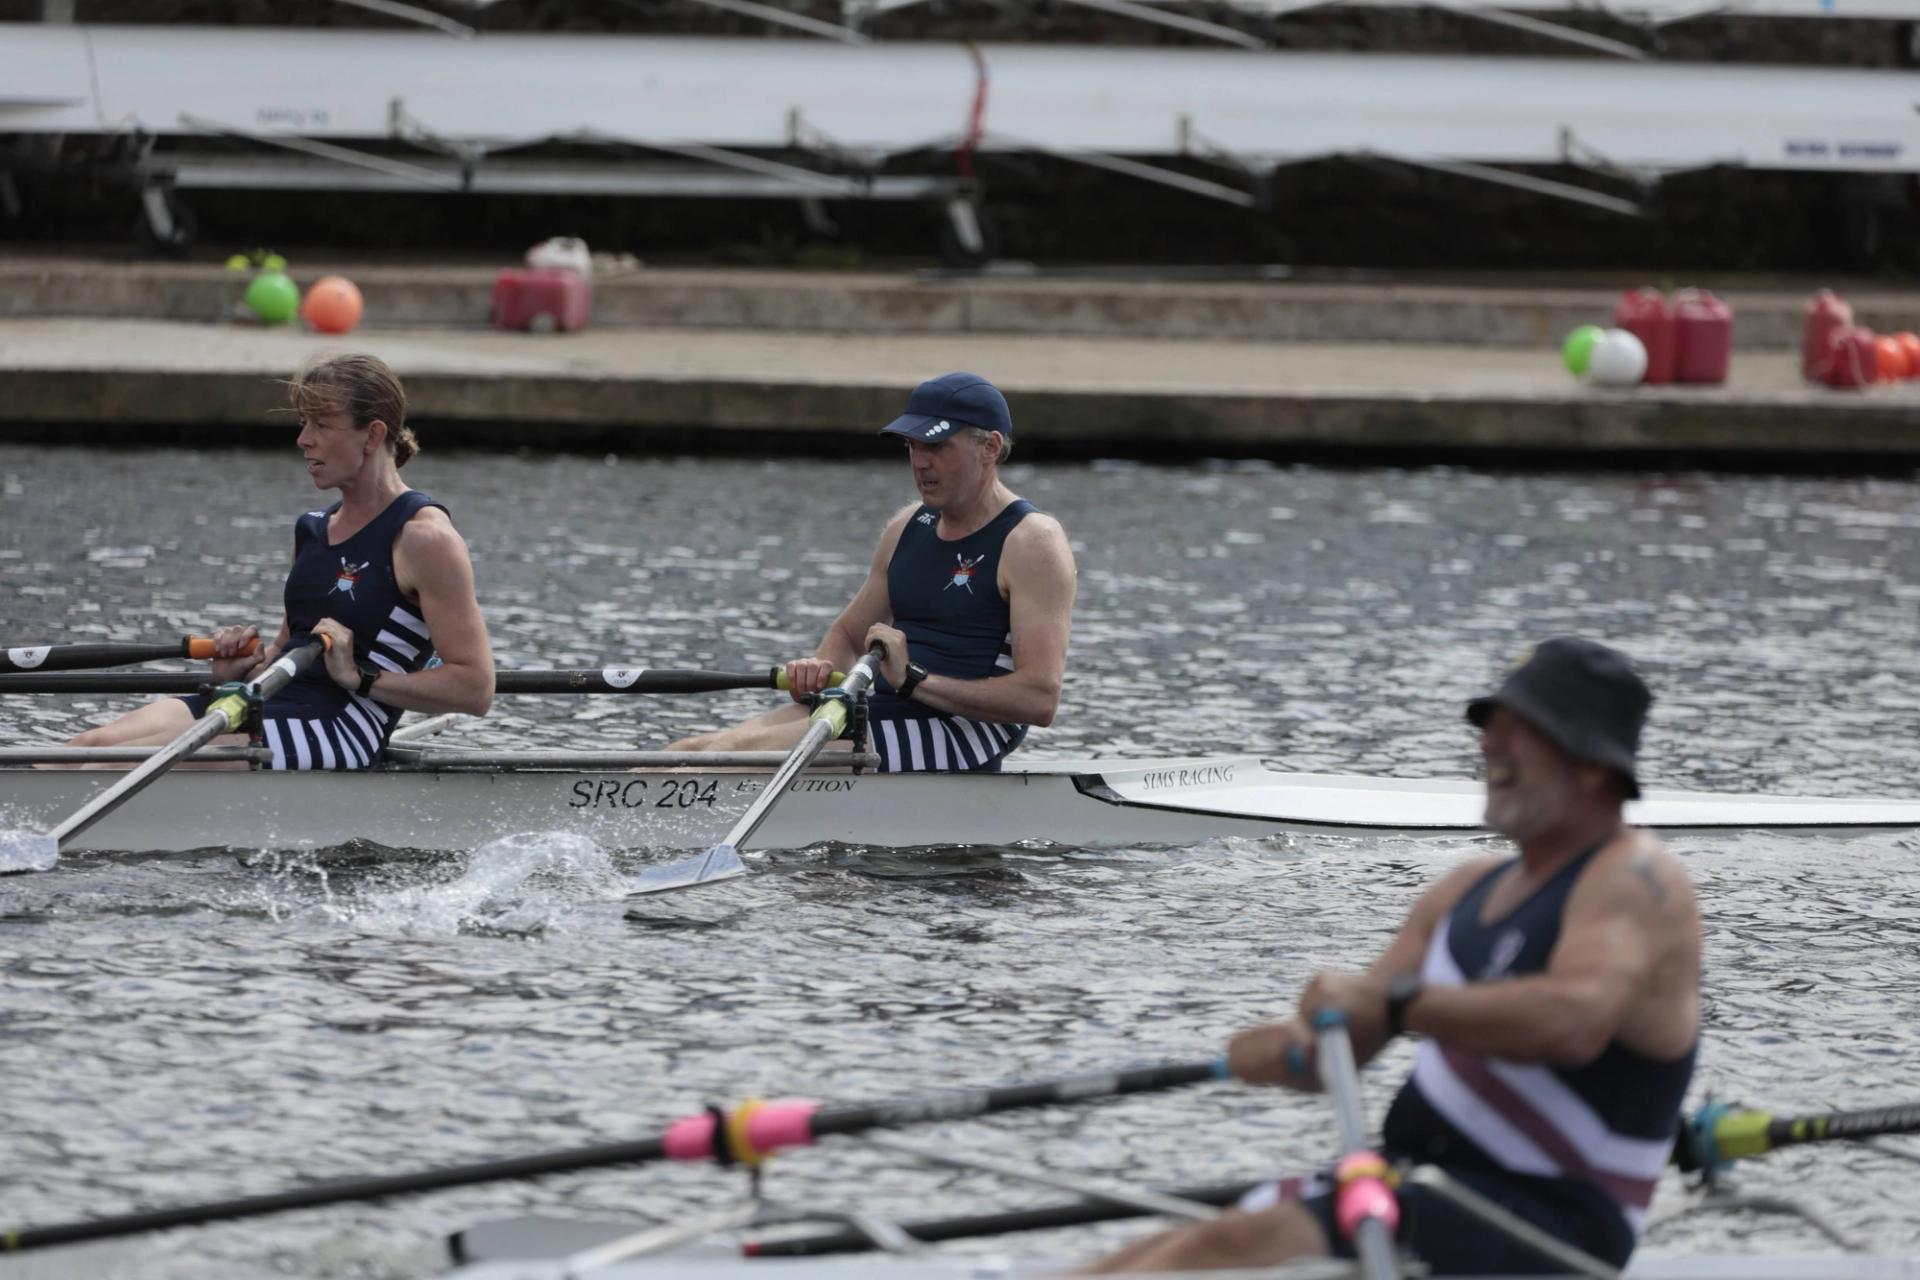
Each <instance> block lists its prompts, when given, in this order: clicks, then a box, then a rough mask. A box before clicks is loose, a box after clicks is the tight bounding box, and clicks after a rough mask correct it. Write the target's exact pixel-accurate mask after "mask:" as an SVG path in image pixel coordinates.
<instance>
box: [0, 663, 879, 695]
mask: <svg viewBox="0 0 1920 1280" xmlns="http://www.w3.org/2000/svg"><path fill="white" fill-rule="evenodd" d="M168 656H178V655H168ZM833 678H834V680H835V681H839V680H843V679H845V678H846V677H844V676H842V675H841V674H840V673H839V672H835V673H834V676H833ZM206 682H207V681H206V677H204V676H201V675H197V674H195V673H193V672H190V671H99V672H93V673H90V674H79V675H40V674H37V673H36V674H32V675H21V674H18V673H11V674H4V675H0V693H197V692H198V691H199V690H200V688H201V686H202V685H204V684H206ZM786 687H787V673H786V669H785V668H784V667H772V668H769V669H767V670H765V671H692V670H685V671H683V670H675V669H672V668H665V667H663V668H658V669H648V668H645V667H588V668H582V669H580V670H569V669H565V668H562V669H558V670H552V671H548V670H529V671H502V672H499V673H497V674H496V675H495V676H494V690H493V691H494V692H495V693H639V694H645V693H720V692H722V691H724V690H727V689H785V688H786Z"/></svg>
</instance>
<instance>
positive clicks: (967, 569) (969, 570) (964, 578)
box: [940, 551, 987, 595]
mask: <svg viewBox="0 0 1920 1280" xmlns="http://www.w3.org/2000/svg"><path fill="white" fill-rule="evenodd" d="M953 558H954V560H956V561H957V562H958V563H956V564H955V565H954V566H953V570H952V574H951V576H950V577H948V579H947V585H946V586H944V587H942V588H940V589H941V590H942V591H946V590H949V589H951V588H953V587H965V588H966V589H967V594H968V595H972V594H973V575H974V572H975V570H977V569H978V568H979V567H980V562H981V561H982V560H985V559H986V558H987V555H986V552H984V551H983V552H981V553H980V554H979V555H977V556H975V557H974V558H973V559H971V560H969V559H967V558H966V557H965V556H963V555H961V554H960V553H959V552H958V551H956V552H954V553H953Z"/></svg>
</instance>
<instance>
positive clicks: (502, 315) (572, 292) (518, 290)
mask: <svg viewBox="0 0 1920 1280" xmlns="http://www.w3.org/2000/svg"><path fill="white" fill-rule="evenodd" d="M592 313H593V284H592V282H591V281H589V280H588V279H587V277H585V276H583V275H581V274H580V273H579V272H578V271H558V270H535V269H533V268H530V267H509V268H508V269H507V270H505V271H502V272H501V273H500V275H499V278H498V279H496V280H495V281H494V282H493V323H494V324H495V325H497V326H499V327H500V328H502V329H537V330H550V329H558V330H560V331H561V332H563V333H578V332H579V331H580V330H582V329H584V328H586V327H587V320H588V318H589V317H590V316H591V315H592Z"/></svg>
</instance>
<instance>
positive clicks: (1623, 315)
mask: <svg viewBox="0 0 1920 1280" xmlns="http://www.w3.org/2000/svg"><path fill="white" fill-rule="evenodd" d="M1613 323H1614V325H1615V326H1616V327H1617V328H1621V329H1625V330H1626V331H1627V332H1628V333H1631V334H1632V335H1633V336H1634V337H1636V338H1638V339H1640V345H1641V346H1643V347H1645V348H1646V349H1647V376H1646V377H1645V378H1643V379H1641V381H1642V382H1645V383H1647V384H1648V385H1650V386H1653V385H1658V384H1660V383H1663V382H1672V381H1673V357H1674V327H1673V312H1672V311H1670V310H1668V309H1667V300H1666V299H1665V298H1663V297H1661V296H1660V291H1659V290H1658V289H1629V290H1627V292H1625V293H1623V294H1621V295H1620V305H1619V306H1617V307H1615V308H1614V309H1613Z"/></svg>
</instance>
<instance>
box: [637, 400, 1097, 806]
mask: <svg viewBox="0 0 1920 1280" xmlns="http://www.w3.org/2000/svg"><path fill="white" fill-rule="evenodd" d="M882 432H883V434H892V435H897V436H904V437H905V438H906V444H907V460H908V462H909V463H911V464H912V468H913V483H914V487H915V488H917V489H918V490H919V493H920V500H919V502H917V503H914V504H912V505H910V506H906V507H903V508H901V509H900V510H899V511H898V512H896V513H895V514H894V517H893V519H891V520H889V521H888V522H887V527H886V528H885V530H883V531H882V532H881V534H880V546H879V548H878V549H877V550H876V551H875V552H874V556H873V565H872V568H871V569H869V571H868V573H867V579H866V581H865V582H864V583H862V584H861V587H860V590H859V591H858V592H857V593H856V594H855V595H854V597H853V600H852V601H851V602H850V603H849V604H848V605H847V607H846V608H845V609H843V610H841V613H840V616H839V617H838V618H836V619H835V620H834V623H833V625H832V626H831V627H829V628H827V634H826V637H825V638H824V639H822V640H821V641H820V645H819V647H818V648H817V649H815V650H814V653H813V656H812V657H810V658H799V659H796V660H795V661H793V662H790V663H788V664H787V679H788V683H789V685H790V687H791V689H792V692H793V697H794V701H795V702H796V703H801V702H804V701H805V700H806V699H807V698H808V696H809V695H812V694H815V693H818V692H820V691H821V690H822V689H824V688H826V687H827V684H828V681H829V680H830V679H831V678H832V674H833V672H834V671H836V670H839V671H845V670H847V669H848V668H849V667H851V666H852V664H853V663H854V661H855V660H857V659H858V658H859V657H860V655H862V654H864V653H865V652H866V651H867V648H868V646H869V645H871V644H872V643H873V642H874V641H876V640H879V641H883V642H884V643H885V644H886V660H885V662H884V663H883V664H882V667H881V680H880V683H878V684H877V685H876V686H875V690H874V693H873V695H872V697H871V698H870V700H869V708H868V709H869V716H870V720H871V726H872V727H871V734H870V740H871V742H872V746H873V750H874V751H875V752H877V753H878V754H879V756H880V759H881V765H880V768H881V770H882V771H883V772H903V771H907V770H954V771H965V770H980V769H998V768H999V767H1000V764H1001V761H1002V760H1004V759H1005V758H1006V755H1007V753H1008V752H1010V751H1012V750H1013V749H1014V748H1015V747H1017V746H1019V745H1020V743H1021V742H1022V741H1023V740H1024V739H1025V737H1026V735H1027V728H1028V726H1030V725H1047V724H1051V723H1053V717H1054V713H1055V712H1056V711H1058V710H1059V707H1060V683H1061V679H1062V678H1063V676H1064V675H1065V674H1066V665H1067V636H1068V632H1069V630H1070V628H1071V625H1072V617H1073V595H1074V586H1075V583H1074V564H1073V551H1072V550H1071V549H1070V548H1069V547H1068V546H1067V535H1066V533H1065V531H1064V530H1062V529H1061V527H1060V522H1059V521H1058V520H1055V519H1054V518H1053V517H1052V516H1049V515H1046V514H1044V513H1042V512H1041V511H1039V510H1038V509H1036V508H1035V507H1034V505H1033V504H1032V503H1031V502H1028V501H1026V500H1025V499H1024V498H1021V497H1019V496H1018V495H1017V494H1015V493H1014V492H1013V491H1012V490H1010V489H1008V488H1007V486H1006V485H1005V484H1004V483H1002V482H1001V479H1000V464H1001V463H1002V462H1004V461H1006V458H1007V455H1008V453H1009V452H1010V451H1011V450H1012V448H1013V419H1012V416H1011V415H1010V414H1009V413H1008V411H1007V401H1006V397H1004V396H1002V395H1001V394H1000V392H999V390H998V389H996V388H995V387H994V385H993V384H992V383H991V382H988V381H987V380H986V379H985V378H983V377H981V376H980V375H979V374H976V373H949V374H944V375H942V376H941V377H938V378H930V379H928V380H927V381H925V382H923V383H921V384H920V385H919V386H918V387H916V388H914V391H913V395H912V396H911V397H910V398H909V399H908V401H907V411H906V412H905V413H903V414H901V415H900V416H899V417H898V418H895V419H894V420H893V421H892V422H890V423H888V424H887V425H886V426H885V427H884V428H882ZM806 717H807V711H806V708H805V707H804V706H799V705H795V706H786V707H781V708H778V709H776V710H774V711H769V712H767V713H765V714H764V715H759V716H755V717H754V718H753V719H751V720H748V721H746V722H745V723H743V724H739V725H735V726H733V727H732V728H730V729H722V730H719V731H717V732H714V733H708V734H701V735H699V736H697V737H693V738H688V739H685V740H684V741H681V742H677V743H675V744H673V748H672V749H674V750H682V751H784V750H786V749H788V748H790V747H792V746H793V745H794V744H795V743H797V742H798V741H799V740H800V735H801V733H802V732H803V731H804V729H805V726H806Z"/></svg>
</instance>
